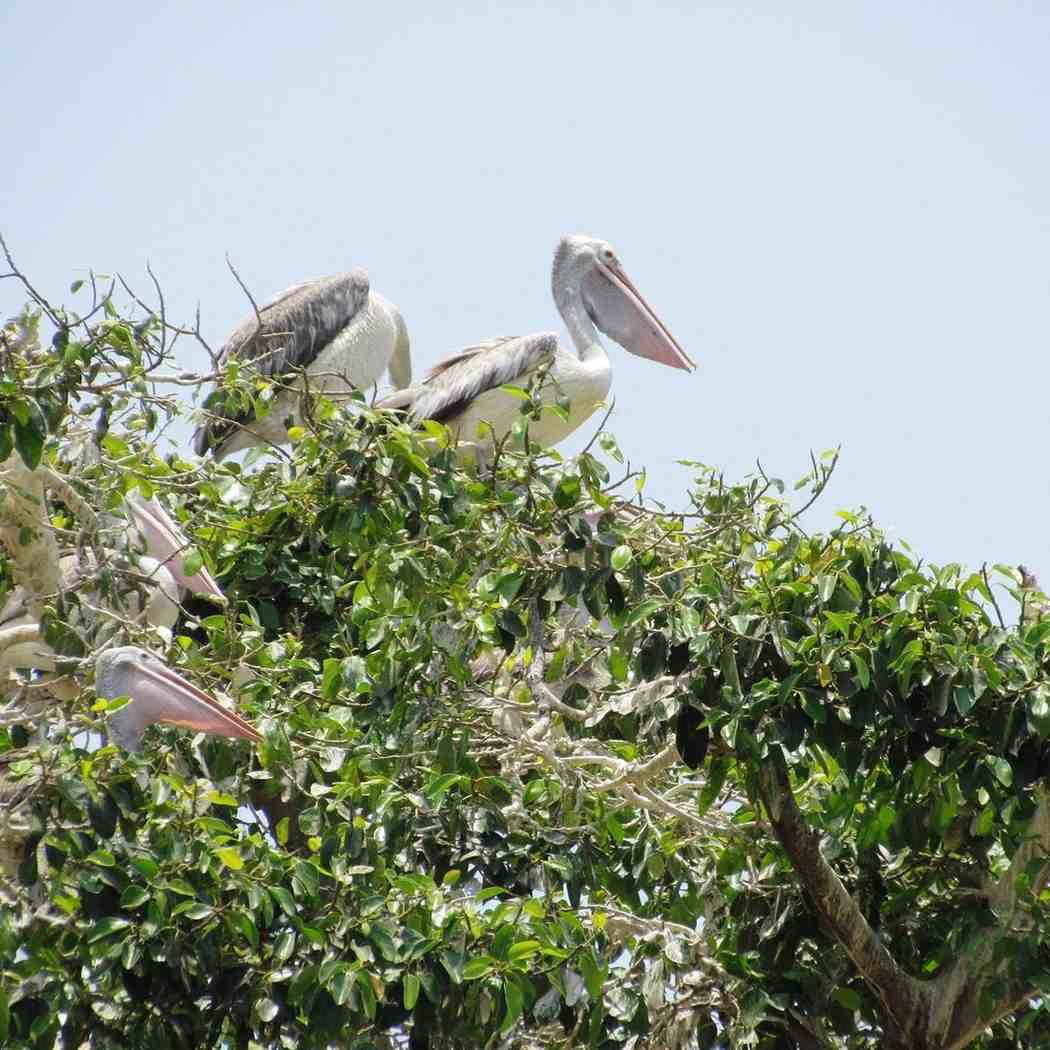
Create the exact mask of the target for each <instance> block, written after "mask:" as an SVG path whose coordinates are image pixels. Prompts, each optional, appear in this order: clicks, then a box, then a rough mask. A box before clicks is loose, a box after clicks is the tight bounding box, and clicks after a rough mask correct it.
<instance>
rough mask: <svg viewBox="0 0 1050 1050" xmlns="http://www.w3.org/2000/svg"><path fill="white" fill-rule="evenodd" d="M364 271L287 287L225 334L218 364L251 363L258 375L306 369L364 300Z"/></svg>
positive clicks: (352, 271)
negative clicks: (229, 362) (232, 362)
mask: <svg viewBox="0 0 1050 1050" xmlns="http://www.w3.org/2000/svg"><path fill="white" fill-rule="evenodd" d="M368 290H369V289H368V274H366V273H365V271H364V270H351V271H350V272H349V273H340V274H336V275H335V276H334V277H322V278H320V279H319V280H316V281H304V282H302V283H301V284H295V285H292V287H291V288H286V289H285V290H284V291H283V292H281V294H280V295H278V296H277V297H276V298H275V299H272V300H271V301H270V302H268V303H266V304H265V305H264V306H261V307H259V316H258V317H256V316H255V315H254V314H252V316H251V317H246V318H245V319H244V320H243V321H242V322H241V323H240V324H239V325H238V326H237V327H236V328H235V329H234V330H233V332H232V333H231V334H230V337H229V338H228V339H227V340H226V343H225V344H224V346H223V348H222V350H221V351H220V353H219V361H220V362H225V361H228V360H229V359H230V358H238V359H239V360H241V361H251V362H252V363H253V364H254V365H255V367H256V368H257V369H258V370H259V372H260V373H261V374H262V375H283V374H285V373H287V372H290V371H292V370H293V369H295V368H305V367H306V366H307V365H309V364H310V362H311V361H313V360H314V359H315V358H316V357H317V355H318V354H319V353H320V352H321V351H322V350H323V349H324V348H325V347H326V346H327V345H328V344H329V343H330V342H331V341H332V340H333V339H334V338H335V337H336V336H337V335H338V334H339V333H340V332H341V331H342V330H343V329H344V328H345V327H346V326H347V325H348V324H349V323H350V322H351V321H352V320H353V319H354V316H355V315H356V314H357V312H358V311H359V310H360V309H361V308H362V307H363V306H364V305H365V303H366V302H367V301H368Z"/></svg>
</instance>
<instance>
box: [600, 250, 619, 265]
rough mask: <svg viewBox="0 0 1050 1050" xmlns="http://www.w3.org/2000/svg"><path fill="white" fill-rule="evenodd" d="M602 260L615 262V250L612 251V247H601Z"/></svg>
mask: <svg viewBox="0 0 1050 1050" xmlns="http://www.w3.org/2000/svg"><path fill="white" fill-rule="evenodd" d="M602 261H603V262H607V263H614V262H616V252H614V251H613V250H612V248H603V249H602Z"/></svg>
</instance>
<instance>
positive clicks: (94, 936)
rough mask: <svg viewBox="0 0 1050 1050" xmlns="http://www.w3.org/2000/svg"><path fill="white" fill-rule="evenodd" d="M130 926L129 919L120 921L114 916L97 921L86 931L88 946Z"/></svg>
mask: <svg viewBox="0 0 1050 1050" xmlns="http://www.w3.org/2000/svg"><path fill="white" fill-rule="evenodd" d="M131 925H132V923H131V920H130V919H120V918H117V917H116V916H113V915H108V916H106V918H104V919H99V921H98V922H96V923H95V924H94V925H93V926H92V927H91V929H90V930H89V931H88V935H87V940H88V944H94V943H95V942H96V941H101V940H102V939H103V938H104V937H110V936H112V935H113V934H114V933H119V932H120V931H121V930H126V929H127V928H128V927H129V926H131Z"/></svg>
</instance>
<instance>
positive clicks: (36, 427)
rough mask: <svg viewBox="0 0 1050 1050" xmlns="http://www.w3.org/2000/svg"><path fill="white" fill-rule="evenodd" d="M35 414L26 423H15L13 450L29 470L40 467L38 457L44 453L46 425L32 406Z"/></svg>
mask: <svg viewBox="0 0 1050 1050" xmlns="http://www.w3.org/2000/svg"><path fill="white" fill-rule="evenodd" d="M33 407H34V408H35V409H36V412H35V413H34V415H33V418H32V419H30V420H29V421H28V422H26V423H20V422H18V421H17V420H16V421H15V448H16V449H18V454H19V455H20V456H21V457H22V459H23V460H24V461H25V465H26V466H27V467H28V468H29V469H30V470H36V468H37V467H39V466H40V457H41V456H42V455H43V453H44V439H45V438H46V437H47V424H46V422H45V421H44V416H43V413H42V412H41V411H40V409H39V408H37V406H36V405H35V404H34V405H33Z"/></svg>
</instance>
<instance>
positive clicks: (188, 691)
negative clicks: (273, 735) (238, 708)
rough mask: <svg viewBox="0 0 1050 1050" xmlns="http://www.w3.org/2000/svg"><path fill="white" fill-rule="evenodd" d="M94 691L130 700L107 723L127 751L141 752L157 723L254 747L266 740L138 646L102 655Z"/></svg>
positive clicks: (121, 648) (109, 698)
mask: <svg viewBox="0 0 1050 1050" xmlns="http://www.w3.org/2000/svg"><path fill="white" fill-rule="evenodd" d="M95 693H96V694H97V695H98V696H100V697H103V698H104V699H106V700H114V699H116V698H117V697H118V696H127V697H129V698H130V703H128V704H125V706H124V707H122V708H121V709H120V710H119V711H116V712H115V713H114V714H113V715H112V716H111V717H110V719H109V732H110V736H111V737H112V738H113V740H114V741H116V743H118V744H120V746H121V747H123V748H125V749H126V750H128V751H137V750H138V749H139V745H140V744H141V742H142V734H143V732H144V731H145V729H146V727H147V726H149V725H152V724H153V723H154V722H161V723H163V724H165V725H173V726H181V727H182V728H183V729H192V730H194V731H195V732H198V733H211V734H213V735H215V736H233V737H240V738H241V739H243V740H251V741H253V742H254V743H259V742H260V741H261V740H262V737H261V736H260V735H259V733H258V732H257V731H256V730H255V729H254V728H253V727H252V726H250V725H249V724H248V723H247V722H245V721H244V719H242V718H241V717H239V716H238V715H236V714H234V713H233V712H232V711H227V710H226V708H225V707H223V706H222V705H221V704H220V703H219V702H218V701H217V700H213V699H212V698H211V697H210V696H208V694H207V693H204V692H201V690H200V689H198V688H197V687H196V686H195V685H191V684H190V683H189V682H187V681H186V679H185V678H182V677H181V676H180V675H177V674H176V673H175V672H174V671H173V670H172V669H171V668H170V667H169V666H168V665H167V664H166V663H164V661H163V660H161V659H159V658H158V657H156V656H154V655H153V654H152V653H149V652H147V651H146V650H145V649H139V648H138V647H137V646H134V645H123V646H120V647H119V648H117V649H108V650H107V651H106V652H104V653H102V655H101V656H99V658H98V659H97V660H96V661H95Z"/></svg>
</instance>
